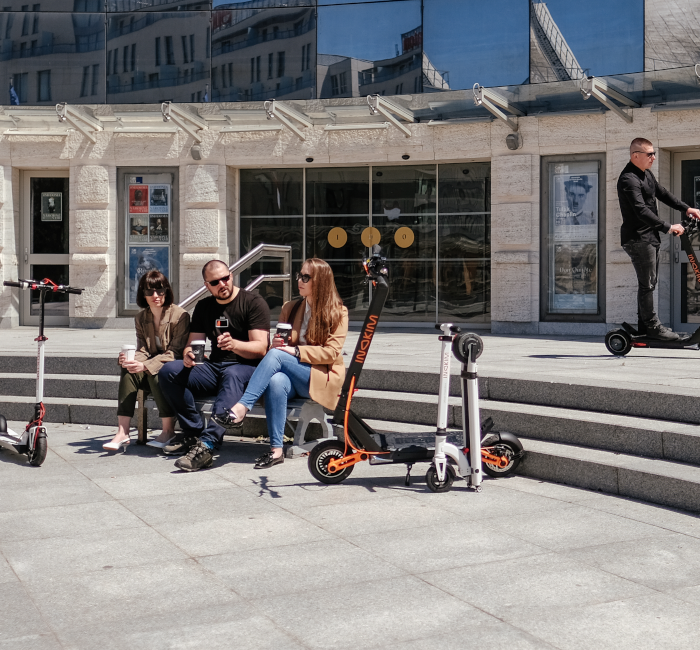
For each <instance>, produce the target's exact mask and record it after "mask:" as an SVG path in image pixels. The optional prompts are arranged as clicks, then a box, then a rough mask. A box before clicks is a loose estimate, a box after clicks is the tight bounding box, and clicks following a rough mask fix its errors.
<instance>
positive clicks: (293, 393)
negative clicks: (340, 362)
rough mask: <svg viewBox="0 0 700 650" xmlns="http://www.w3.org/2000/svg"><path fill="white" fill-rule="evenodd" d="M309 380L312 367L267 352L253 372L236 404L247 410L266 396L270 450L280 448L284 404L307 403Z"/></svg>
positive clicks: (282, 439) (285, 405) (288, 357)
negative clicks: (305, 401) (292, 401)
mask: <svg viewBox="0 0 700 650" xmlns="http://www.w3.org/2000/svg"><path fill="white" fill-rule="evenodd" d="M310 380H311V366H310V365H309V364H308V363H301V361H299V359H297V358H296V357H294V356H292V355H291V354H287V353H286V352H282V351H281V350H270V351H269V352H268V353H267V354H266V355H265V357H264V358H263V360H262V361H261V362H260V365H259V366H258V367H257V368H256V369H255V372H254V373H253V376H252V377H251V378H250V381H249V382H248V388H246V391H245V393H243V397H241V399H240V400H238V401H239V402H240V403H241V404H243V406H245V407H246V408H247V409H248V410H250V409H251V408H253V404H255V402H257V401H258V399H259V398H260V396H261V395H262V394H263V393H265V415H266V416H267V430H268V432H269V433H270V446H271V447H273V448H274V447H280V448H281V447H282V446H283V444H284V425H285V423H286V422H287V401H288V400H290V399H294V398H295V397H304V398H306V399H308V398H309V382H310Z"/></svg>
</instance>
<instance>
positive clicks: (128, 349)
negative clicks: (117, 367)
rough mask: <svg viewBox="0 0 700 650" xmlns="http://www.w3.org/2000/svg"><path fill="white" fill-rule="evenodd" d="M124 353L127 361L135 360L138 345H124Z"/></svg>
mask: <svg viewBox="0 0 700 650" xmlns="http://www.w3.org/2000/svg"><path fill="white" fill-rule="evenodd" d="M122 353H123V354H124V360H125V361H133V360H134V358H135V357H136V346H135V345H122Z"/></svg>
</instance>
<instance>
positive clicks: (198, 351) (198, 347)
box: [190, 341, 207, 365]
mask: <svg viewBox="0 0 700 650" xmlns="http://www.w3.org/2000/svg"><path fill="white" fill-rule="evenodd" d="M206 344H207V342H206V341H192V343H191V344H190V345H191V346H192V354H194V362H195V363H196V364H197V365H201V364H203V363H204V346H205V345H206Z"/></svg>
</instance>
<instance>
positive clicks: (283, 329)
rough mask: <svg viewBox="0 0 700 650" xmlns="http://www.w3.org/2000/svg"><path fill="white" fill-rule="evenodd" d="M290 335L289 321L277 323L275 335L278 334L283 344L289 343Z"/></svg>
mask: <svg viewBox="0 0 700 650" xmlns="http://www.w3.org/2000/svg"><path fill="white" fill-rule="evenodd" d="M291 335H292V326H291V325H290V324H289V323H277V332H276V336H279V337H280V338H281V339H282V340H283V341H284V344H285V345H288V344H289V337H290V336H291Z"/></svg>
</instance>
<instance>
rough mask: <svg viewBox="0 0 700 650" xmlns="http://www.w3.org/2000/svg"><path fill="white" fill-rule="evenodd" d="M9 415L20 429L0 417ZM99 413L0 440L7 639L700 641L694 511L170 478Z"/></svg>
mask: <svg viewBox="0 0 700 650" xmlns="http://www.w3.org/2000/svg"><path fill="white" fill-rule="evenodd" d="M12 424H17V425H18V424H19V423H12ZM110 435H111V429H110V428H109V427H95V426H91V427H88V426H87V425H82V426H81V425H61V424H57V425H52V426H51V427H50V431H49V436H50V438H49V440H50V449H49V455H48V457H47V460H46V462H45V463H44V465H43V466H42V467H41V468H33V467H30V466H28V465H27V464H26V461H25V458H24V457H19V456H16V455H15V454H13V453H12V452H10V451H1V452H0V551H1V553H2V556H1V557H0V603H2V610H3V611H2V615H1V616H0V648H3V649H4V648H8V649H12V650H25V649H40V650H53V649H59V648H63V649H68V648H70V649H90V650H93V649H99V650H112V649H114V650H116V649H124V650H126V649H130V650H131V649H135V648H138V649H151V648H153V649H165V648H208V649H214V648H240V649H246V650H248V649H251V650H252V649H257V648H275V649H276V650H281V649H290V650H291V649H302V648H313V649H319V650H328V649H329V648H379V647H381V648H382V649H383V650H389V649H399V648H400V649H402V650H407V649H409V648H421V649H422V648H432V647H435V648H459V649H463V648H484V647H495V648H518V649H528V650H529V649H534V648H561V649H562V650H563V649H567V650H568V649H574V648H581V649H590V648H616V649H620V648H635V650H638V649H639V648H658V647H663V648H696V647H697V621H698V618H699V617H700V519H698V518H697V517H695V516H693V515H690V514H686V513H682V512H677V511H673V510H669V509H666V508H662V507H658V506H652V505H648V504H644V503H640V502H634V501H628V500H624V499H621V498H617V497H613V496H608V495H604V494H600V493H596V492H590V491H586V490H581V489H576V488H572V487H566V486H562V485H556V484H548V483H543V482H539V481H536V480H533V479H527V478H522V477H512V478H506V479H499V480H487V481H485V483H484V489H483V492H482V493H481V494H476V493H474V492H472V491H470V490H469V489H468V488H466V486H465V484H464V482H463V481H458V482H457V483H455V486H454V489H453V490H452V491H451V492H449V493H446V494H433V493H431V492H430V491H429V490H428V489H427V487H426V485H425V482H424V480H423V474H424V470H425V466H416V467H415V468H414V480H413V482H412V484H411V485H410V486H409V487H407V486H405V485H404V475H403V468H402V467H386V466H382V467H369V466H368V465H366V464H361V465H359V466H358V467H357V468H356V469H355V471H354V473H353V474H352V475H351V476H350V477H349V478H348V479H347V481H346V482H345V483H343V484H341V485H337V486H323V485H320V484H318V483H316V482H315V481H314V480H313V479H312V478H311V475H310V474H309V472H308V470H307V467H306V459H304V458H300V459H296V460H287V461H286V462H285V463H284V464H283V465H280V466H277V467H274V468H272V469H270V470H267V471H255V470H253V469H252V460H253V458H254V457H255V456H256V455H258V454H259V453H260V451H261V450H262V449H263V447H262V446H261V445H260V444H254V443H251V442H238V441H229V442H227V443H225V445H224V448H223V451H222V453H221V455H220V457H219V459H218V461H217V462H216V464H215V466H214V467H213V468H212V469H210V470H206V471H201V472H198V473H195V474H182V473H179V472H176V471H174V467H173V460H172V458H166V457H164V456H159V455H158V454H157V453H156V452H155V451H154V450H152V449H150V448H145V447H137V446H136V445H132V446H131V447H130V448H129V449H128V450H127V451H126V452H125V453H123V454H118V455H114V456H112V455H107V454H106V453H104V452H103V451H102V449H101V445H102V443H103V442H104V441H106V440H107V439H108V438H109V436H110Z"/></svg>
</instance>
